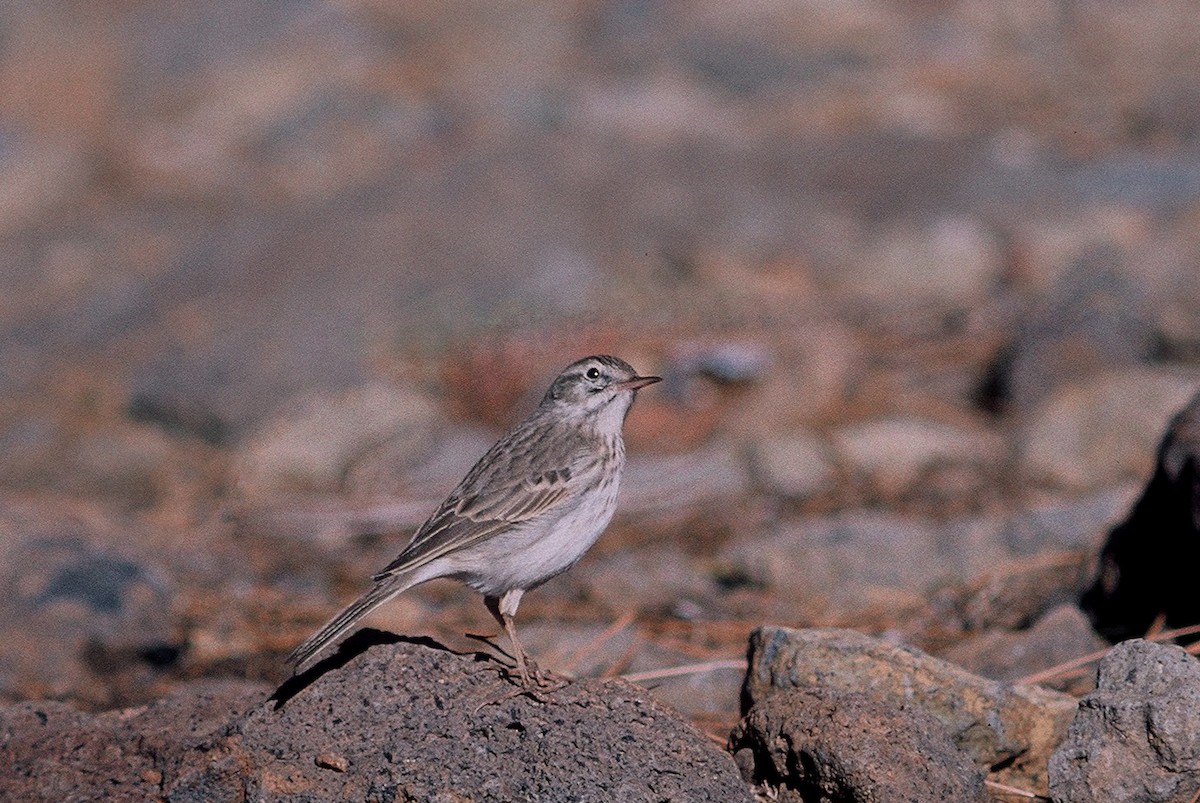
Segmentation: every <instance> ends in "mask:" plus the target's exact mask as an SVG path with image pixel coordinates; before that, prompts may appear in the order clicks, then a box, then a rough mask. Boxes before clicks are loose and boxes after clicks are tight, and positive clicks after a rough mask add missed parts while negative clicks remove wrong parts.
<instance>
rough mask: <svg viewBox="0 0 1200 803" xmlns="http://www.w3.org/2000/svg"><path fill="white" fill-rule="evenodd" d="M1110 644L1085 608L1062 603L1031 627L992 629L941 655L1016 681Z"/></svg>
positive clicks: (983, 672) (985, 674) (988, 674)
mask: <svg viewBox="0 0 1200 803" xmlns="http://www.w3.org/2000/svg"><path fill="white" fill-rule="evenodd" d="M1107 645H1108V642H1106V641H1105V640H1104V639H1102V638H1100V636H1099V635H1098V634H1097V633H1096V632H1095V631H1094V630H1092V626H1091V623H1090V622H1089V621H1088V618H1087V616H1086V615H1084V613H1083V611H1081V610H1079V608H1078V606H1076V605H1073V604H1064V605H1059V606H1058V607H1056V608H1054V609H1052V610H1051V611H1050V612H1049V613H1047V614H1046V615H1045V616H1043V617H1042V618H1041V619H1039V620H1037V622H1035V623H1034V624H1033V626H1032V627H1030V628H1029V629H1028V630H1020V631H1011V630H989V631H986V632H983V633H979V634H977V635H975V636H972V637H971V638H969V639H967V640H966V641H962V642H959V643H958V644H955V645H954V646H953V647H951V648H950V649H948V650H946V651H945V652H943V653H942V654H941V655H940V657H941V658H944V659H945V660H947V661H950V662H951V663H955V664H958V665H959V666H961V667H964V668H965V669H969V670H970V671H972V672H975V673H978V674H980V675H982V676H983V677H986V678H992V679H993V680H1002V681H1007V682H1012V683H1015V682H1017V681H1019V680H1020V679H1021V678H1023V677H1026V676H1028V675H1031V674H1033V673H1035V672H1038V671H1041V670H1043V669H1049V668H1050V667H1053V666H1057V665H1059V664H1061V663H1064V662H1066V661H1070V660H1072V659H1074V658H1081V657H1083V656H1085V655H1089V654H1091V653H1094V652H1096V651H1098V650H1102V649H1104V648H1105V647H1106V646H1107Z"/></svg>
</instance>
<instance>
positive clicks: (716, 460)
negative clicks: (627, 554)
mask: <svg viewBox="0 0 1200 803" xmlns="http://www.w3.org/2000/svg"><path fill="white" fill-rule="evenodd" d="M749 484H750V479H749V476H748V473H747V471H746V466H745V464H744V461H742V460H740V459H739V458H738V456H737V455H736V454H735V453H734V451H733V449H732V448H731V447H730V445H729V444H726V443H716V444H713V445H712V446H709V447H706V448H704V449H698V450H695V451H691V452H685V453H682V454H668V455H663V454H638V455H632V456H630V458H629V461H628V463H626V466H625V474H624V476H622V478H621V503H620V506H619V511H620V512H621V513H625V514H629V513H638V514H649V513H655V514H657V513H682V512H684V511H688V510H696V509H697V508H698V507H701V506H703V505H705V504H714V503H715V504H723V503H728V502H729V501H731V500H734V499H741V498H744V496H745V494H746V492H747V489H748V487H749Z"/></svg>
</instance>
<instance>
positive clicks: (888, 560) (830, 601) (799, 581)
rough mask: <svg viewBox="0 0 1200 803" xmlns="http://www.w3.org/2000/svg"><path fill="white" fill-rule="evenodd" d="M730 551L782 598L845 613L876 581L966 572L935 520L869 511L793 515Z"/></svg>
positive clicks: (904, 583)
mask: <svg viewBox="0 0 1200 803" xmlns="http://www.w3.org/2000/svg"><path fill="white" fill-rule="evenodd" d="M724 557H725V559H726V560H728V561H729V562H730V563H732V564H733V565H736V566H739V567H742V568H743V569H744V571H746V572H747V573H748V575H749V576H750V577H753V578H755V579H756V580H758V581H760V582H761V583H762V584H764V585H766V586H767V587H768V588H770V589H771V591H772V594H773V595H775V596H777V597H778V598H780V599H781V600H786V601H788V602H790V603H792V604H795V605H803V606H805V607H807V608H808V609H809V610H813V609H814V607H823V608H825V609H826V610H827V611H832V612H840V613H853V612H856V611H860V610H861V609H863V608H864V607H865V606H867V605H868V603H869V596H870V592H872V591H873V590H875V589H888V590H891V591H896V590H899V591H903V592H907V593H920V592H924V591H925V590H927V589H928V588H929V587H931V586H933V585H935V584H936V583H938V582H942V581H946V580H950V579H954V578H955V577H956V576H957V574H958V567H957V566H955V564H954V561H955V559H956V558H955V555H954V554H953V552H952V550H951V549H950V548H948V546H947V544H946V543H945V541H944V539H943V537H942V532H941V530H940V529H939V528H938V527H936V526H935V525H934V524H933V523H932V522H929V521H926V520H923V519H916V518H907V517H902V516H896V515H891V514H887V513H874V512H862V511H859V512H851V513H847V514H843V515H837V516H824V517H807V518H800V519H794V520H790V521H787V522H785V523H784V524H782V525H781V526H780V527H779V528H778V529H776V530H775V531H774V532H771V533H768V534H766V535H760V534H755V535H754V536H753V537H747V538H744V539H739V540H738V541H736V542H735V543H733V544H731V545H730V546H729V547H728V548H727V550H726V552H725V554H724Z"/></svg>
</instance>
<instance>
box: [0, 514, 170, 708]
mask: <svg viewBox="0 0 1200 803" xmlns="http://www.w3.org/2000/svg"><path fill="white" fill-rule="evenodd" d="M147 540H148V535H147V534H146V533H145V532H144V531H143V530H142V529H141V528H140V527H138V526H137V525H134V524H132V523H130V522H127V521H122V520H120V519H117V518H114V517H110V516H108V515H106V514H104V513H102V512H100V511H98V510H96V509H95V508H93V507H91V506H89V505H86V504H82V503H79V502H73V501H70V500H67V499H65V498H61V497H53V498H45V499H40V500H29V499H21V498H17V497H14V496H5V497H2V498H0V695H2V696H4V697H9V698H18V699H19V698H25V697H49V696H53V697H67V698H72V699H75V700H80V701H83V702H86V703H88V704H90V705H105V704H109V703H111V702H112V701H111V699H110V697H111V696H112V694H113V690H112V688H111V687H110V685H109V684H108V683H107V682H106V681H107V680H108V678H102V677H98V676H97V670H102V673H104V674H110V673H115V672H116V671H117V670H118V668H120V669H122V670H127V671H129V672H131V673H132V674H133V675H134V677H133V678H131V681H132V682H134V683H135V684H136V683H138V682H140V683H141V684H143V685H146V684H149V683H152V682H153V681H154V679H155V675H156V671H155V667H154V666H153V663H154V662H153V661H151V660H147V659H148V658H150V657H151V655H152V654H155V651H158V652H157V654H160V655H165V652H164V651H169V650H174V649H176V647H175V640H176V633H175V631H174V627H173V624H174V623H173V622H172V620H171V617H170V603H171V600H172V599H173V597H174V594H175V593H176V591H177V588H176V585H175V583H173V582H172V581H171V579H170V578H171V573H170V571H169V569H168V567H166V566H165V565H164V564H163V562H162V560H161V559H160V556H156V555H154V554H153V552H152V551H151V550H148V549H147V548H146V547H145V545H144V544H145V542H146V541H147Z"/></svg>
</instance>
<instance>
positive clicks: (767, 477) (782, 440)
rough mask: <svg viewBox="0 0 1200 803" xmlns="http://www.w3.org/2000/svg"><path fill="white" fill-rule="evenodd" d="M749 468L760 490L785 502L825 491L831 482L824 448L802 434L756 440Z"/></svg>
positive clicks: (832, 468) (780, 435)
mask: <svg viewBox="0 0 1200 803" xmlns="http://www.w3.org/2000/svg"><path fill="white" fill-rule="evenodd" d="M752 468H753V472H754V477H755V480H756V482H757V484H758V485H759V486H760V487H762V488H763V489H764V490H765V491H767V492H768V493H773V494H777V495H779V496H783V497H786V498H789V499H805V498H808V497H812V496H816V495H817V494H819V493H822V492H823V491H826V490H828V489H829V487H830V484H831V483H832V481H833V479H834V467H833V462H832V461H831V460H830V458H829V452H828V449H827V447H826V446H825V444H823V443H822V442H821V441H820V440H818V439H817V438H815V437H813V436H812V435H809V434H807V433H804V432H790V433H785V434H775V435H769V436H764V437H762V438H759V440H758V442H757V443H756V444H755V447H754V455H753V458H752Z"/></svg>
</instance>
